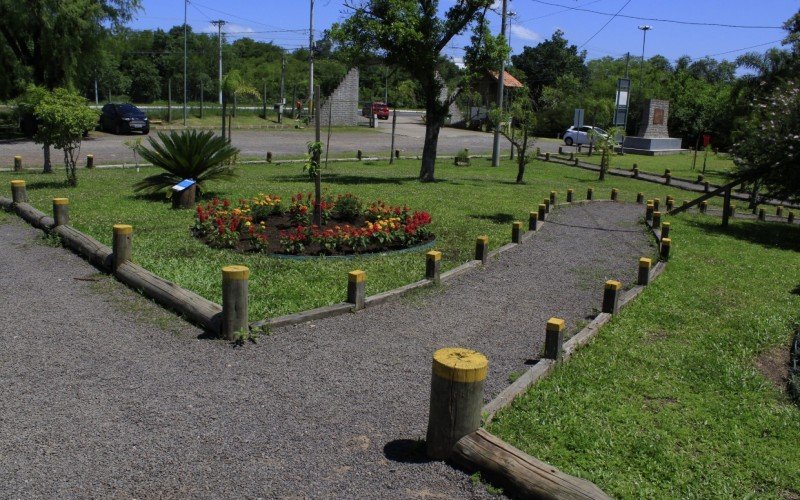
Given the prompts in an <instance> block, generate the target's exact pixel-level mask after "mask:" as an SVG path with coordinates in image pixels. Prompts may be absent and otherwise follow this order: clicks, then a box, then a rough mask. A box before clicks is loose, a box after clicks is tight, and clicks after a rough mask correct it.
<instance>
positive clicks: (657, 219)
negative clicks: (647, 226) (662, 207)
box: [652, 210, 661, 229]
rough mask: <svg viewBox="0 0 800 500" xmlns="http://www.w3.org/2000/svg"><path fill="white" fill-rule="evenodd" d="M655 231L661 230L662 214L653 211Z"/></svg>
mask: <svg viewBox="0 0 800 500" xmlns="http://www.w3.org/2000/svg"><path fill="white" fill-rule="evenodd" d="M652 226H653V229H661V212H659V211H657V210H654V211H653V224H652Z"/></svg>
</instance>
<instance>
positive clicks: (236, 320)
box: [222, 266, 250, 340]
mask: <svg viewBox="0 0 800 500" xmlns="http://www.w3.org/2000/svg"><path fill="white" fill-rule="evenodd" d="M249 278H250V269H249V268H247V267H245V266H225V267H223V268H222V337H223V338H226V339H228V340H239V339H241V337H239V335H240V332H242V331H244V332H245V333H249V322H248V320H247V308H248V306H249V297H248V281H249ZM242 340H243V339H242Z"/></svg>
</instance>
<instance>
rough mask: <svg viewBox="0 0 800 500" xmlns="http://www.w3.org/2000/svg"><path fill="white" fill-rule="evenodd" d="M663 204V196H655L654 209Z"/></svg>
mask: <svg viewBox="0 0 800 500" xmlns="http://www.w3.org/2000/svg"><path fill="white" fill-rule="evenodd" d="M660 205H661V198H653V210H658V209H659V206H660Z"/></svg>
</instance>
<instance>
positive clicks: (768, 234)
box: [690, 220, 800, 252]
mask: <svg viewBox="0 0 800 500" xmlns="http://www.w3.org/2000/svg"><path fill="white" fill-rule="evenodd" d="M690 224H692V225H693V226H695V227H698V228H700V229H702V230H703V231H706V232H708V233H713V234H725V235H728V236H732V237H734V238H736V239H739V240H745V241H749V242H751V243H755V244H758V245H762V246H765V247H769V248H780V249H781V250H791V251H794V252H800V227H798V226H797V225H795V224H792V225H789V224H786V223H780V222H774V223H770V222H757V221H735V222H733V223H732V224H731V225H730V226H728V227H727V228H723V227H722V224H721V223H720V222H719V220H717V221H716V222H712V221H709V220H694V221H691V222H690Z"/></svg>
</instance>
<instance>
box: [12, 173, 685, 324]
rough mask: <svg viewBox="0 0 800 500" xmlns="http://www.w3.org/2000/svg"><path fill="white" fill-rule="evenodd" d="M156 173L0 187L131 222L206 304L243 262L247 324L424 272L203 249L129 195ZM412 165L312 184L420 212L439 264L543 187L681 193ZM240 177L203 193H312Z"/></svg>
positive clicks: (87, 221) (177, 216) (46, 207)
mask: <svg viewBox="0 0 800 500" xmlns="http://www.w3.org/2000/svg"><path fill="white" fill-rule="evenodd" d="M155 172H156V170H155V169H153V168H143V169H142V170H141V172H139V173H137V172H136V171H135V170H134V169H125V170H121V169H108V170H106V169H103V170H100V169H95V170H85V169H82V170H80V171H79V172H78V182H79V186H78V187H77V188H66V187H64V185H63V181H62V179H63V176H64V174H63V172H62V171H61V170H58V171H57V172H56V173H55V174H52V175H43V174H38V173H33V172H26V173H24V174H22V175H20V174H13V173H10V172H3V173H0V185H4V186H6V187H5V188H4V190H5V191H4V193H3V195H4V196H10V194H9V193H10V188H9V187H8V186H9V181H10V180H11V179H13V178H17V177H19V178H23V179H26V180H27V181H28V191H29V197H30V199H31V203H32V204H33V205H35V206H36V207H38V208H39V209H40V210H42V211H44V212H47V213H49V212H50V210H51V199H52V198H53V197H61V196H65V197H68V198H69V199H70V206H71V208H70V210H71V217H72V224H73V225H74V226H75V227H77V228H78V229H80V230H82V231H84V232H86V233H88V234H90V235H92V236H94V237H95V238H97V239H98V240H100V241H102V242H103V243H105V244H110V243H111V226H112V225H113V224H115V223H128V224H132V225H133V226H134V231H135V233H134V250H133V256H134V257H133V258H134V260H135V261H136V262H137V263H139V264H141V265H142V266H144V267H145V268H147V269H149V270H151V271H153V272H154V273H156V274H158V275H160V276H163V277H165V278H166V279H169V280H171V281H174V282H176V283H178V284H179V285H181V286H183V287H185V288H188V289H190V290H193V291H195V292H197V293H199V294H201V295H202V296H204V297H206V298H208V299H210V300H213V301H215V302H219V301H221V296H220V294H221V290H220V280H221V278H220V268H221V267H222V266H224V265H228V264H243V265H246V266H249V267H250V268H251V270H252V273H251V284H250V287H251V301H250V318H251V319H253V320H255V319H261V318H264V317H268V316H278V315H282V314H287V313H292V312H297V311H301V310H306V309H310V308H314V307H319V306H322V305H327V304H332V303H337V302H340V301H342V300H343V299H344V298H345V287H346V274H347V272H348V271H350V270H353V269H358V268H360V269H364V270H365V271H366V272H367V281H368V282H367V293H368V294H374V293H379V292H382V291H385V290H389V289H392V288H396V287H399V286H401V285H404V284H407V283H410V282H413V281H416V280H418V279H420V278H421V277H422V276H423V275H424V255H423V253H424V252H423V251H417V252H411V253H406V254H400V255H397V254H394V255H388V256H366V257H357V258H354V259H331V258H327V259H325V258H321V259H314V260H303V261H299V260H289V259H279V258H273V257H269V256H266V255H262V254H246V255H245V254H236V253H233V252H231V251H228V250H215V249H211V248H208V247H206V246H205V245H203V244H202V243H200V242H199V241H198V240H196V239H194V238H192V237H191V236H190V234H189V228H190V226H191V225H192V222H193V217H194V212H192V211H175V210H171V209H170V206H169V204H168V203H167V202H166V201H161V200H152V199H145V198H140V197H136V196H134V195H133V192H132V188H131V186H132V185H133V184H134V183H135V182H136V181H138V180H140V179H142V178H143V177H145V176H146V175H151V174H153V173H155ZM418 172H419V162H418V161H412V160H402V161H399V162H397V163H395V164H394V165H389V164H388V162H386V161H382V162H360V163H359V162H352V163H333V164H331V166H330V168H328V169H327V170H325V171H324V174H323V188H324V190H325V191H327V192H329V193H331V194H338V193H345V192H352V193H354V194H356V195H358V196H359V197H361V198H362V199H365V200H373V199H382V200H384V201H387V202H389V203H391V204H399V205H402V204H408V205H410V206H411V207H412V208H413V209H416V210H427V211H429V212H430V213H431V215H432V217H433V225H432V229H433V232H434V234H435V235H436V236H437V243H436V248H438V249H440V250H441V251H442V252H443V270H446V269H451V268H453V267H455V266H457V265H459V264H461V263H463V262H465V261H467V260H469V259H471V258H472V256H473V250H474V241H475V237H477V236H479V235H482V234H486V235H488V236H489V237H490V246H491V247H492V248H497V247H499V246H501V245H503V244H505V243H508V242H509V241H510V239H511V223H512V221H514V220H517V219H518V220H523V221H526V220H527V217H528V213H529V212H530V211H532V210H536V207H537V205H538V203H540V202H541V200H542V199H543V198H545V197H547V196H548V194H549V192H550V190H551V189H554V190H556V191H558V192H559V193H560V200H564V198H565V193H566V190H567V188H573V189H574V190H575V199H576V200H581V199H584V198H585V196H586V189H587V187H590V186H591V187H593V188H594V189H595V198H596V199H608V198H609V195H610V192H611V188H618V189H619V190H620V200H623V201H630V202H632V201H634V200H635V198H636V193H637V191H639V190H641V191H643V192H644V193H645V194H646V196H647V197H652V196H660V197H661V199H662V203H663V200H665V199H666V195H668V194H672V195H674V196H675V197H676V199H678V200H680V199H681V197H682V196H684V195H685V193H684V192H681V191H680V190H678V189H675V188H667V187H665V186H658V185H655V184H652V183H646V182H642V181H634V180H630V179H622V178H615V177H612V178H610V179H609V180H607V181H606V182H605V184H603V183H600V182H598V181H597V174H596V173H593V172H589V171H586V170H581V169H572V168H565V167H563V166H560V165H553V164H547V163H544V162H533V163H531V165H530V166H529V168H528V172H527V174H526V180H527V182H528V183H527V184H524V185H517V184H515V183H514V182H513V179H514V178H515V176H516V167H515V166H513V165H512V164H511V163H510V162H504V163H503V165H502V166H501V167H500V168H492V167H490V166H489V160H485V159H479V160H473V166H471V167H458V168H456V167H453V166H451V164H450V162H448V161H446V160H442V161H440V162H439V166H438V169H437V177H438V178H439V181H438V182H435V183H420V182H418V181H417V180H416V177H417V174H418ZM239 173H240V176H239V177H238V179H236V180H234V181H228V182H218V183H214V184H211V185H210V186H209V188H210V189H211V191H212V192H213V194H216V195H217V196H219V197H227V198H230V199H231V200H236V199H238V198H240V197H244V198H249V197H252V196H254V195H256V194H258V193H260V192H263V193H272V194H277V195H279V196H282V197H283V198H284V199H286V200H288V198H289V196H290V195H291V194H293V193H297V192H300V191H302V192H308V191H310V190H312V184H311V183H310V182H309V181H308V178H307V176H305V175H304V174H302V172H301V166H300V165H299V164H287V165H274V164H272V165H266V164H260V165H247V166H243V167H240V168H239ZM642 212H644V207H643V208H642Z"/></svg>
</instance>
